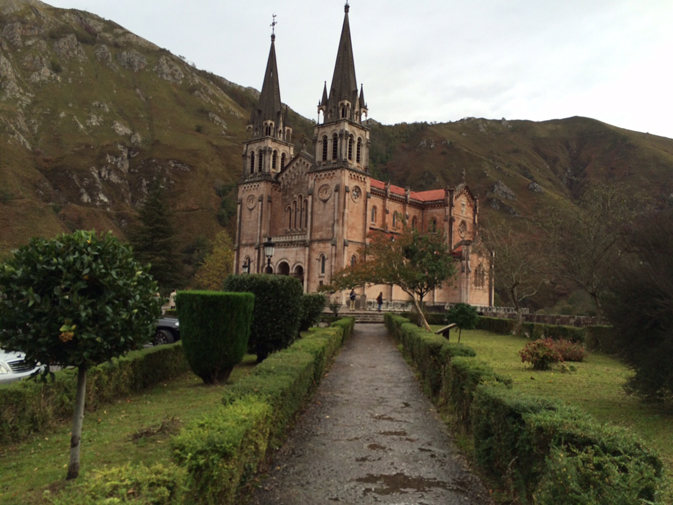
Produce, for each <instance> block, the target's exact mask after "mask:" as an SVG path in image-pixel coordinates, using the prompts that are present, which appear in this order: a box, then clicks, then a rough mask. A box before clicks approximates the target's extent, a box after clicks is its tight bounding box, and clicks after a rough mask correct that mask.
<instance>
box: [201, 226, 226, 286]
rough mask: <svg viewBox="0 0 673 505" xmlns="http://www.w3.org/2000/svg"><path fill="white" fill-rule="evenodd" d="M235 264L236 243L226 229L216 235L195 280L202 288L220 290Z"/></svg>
mask: <svg viewBox="0 0 673 505" xmlns="http://www.w3.org/2000/svg"><path fill="white" fill-rule="evenodd" d="M233 264H234V245H233V243H232V242H231V238H229V234H228V233H227V232H226V231H221V232H220V233H218V234H217V235H216V236H215V240H213V243H212V250H211V251H210V253H208V254H207V255H206V257H205V259H204V260H203V264H202V265H201V266H200V267H199V269H198V270H197V272H196V276H195V279H194V280H195V281H196V285H197V287H199V288H200V289H208V290H211V291H216V290H219V289H220V288H221V287H222V283H223V282H224V279H226V278H227V275H229V274H230V273H231V270H232V268H233Z"/></svg>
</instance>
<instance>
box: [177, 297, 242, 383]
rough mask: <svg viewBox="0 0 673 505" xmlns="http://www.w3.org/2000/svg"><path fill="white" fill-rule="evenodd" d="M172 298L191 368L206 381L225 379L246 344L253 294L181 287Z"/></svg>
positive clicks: (215, 381)
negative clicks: (184, 288) (192, 289)
mask: <svg viewBox="0 0 673 505" xmlns="http://www.w3.org/2000/svg"><path fill="white" fill-rule="evenodd" d="M175 302H176V306H177V308H178V315H179V319H180V338H181V340H182V345H183V348H184V350H185V356H186V357H187V361H188V362H189V366H190V368H191V369H192V371H193V372H194V374H196V375H197V376H198V377H200V378H201V379H202V380H203V382H205V383H206V384H217V383H218V382H221V381H226V380H227V379H228V378H229V375H231V372H232V370H233V369H234V367H235V366H236V365H237V364H239V363H240V362H241V360H242V359H243V356H245V351H246V349H247V348H248V337H249V336H250V324H251V323H252V310H253V307H254V306H255V295H253V294H252V293H222V292H221V291H180V292H179V293H178V294H177V296H176V297H175Z"/></svg>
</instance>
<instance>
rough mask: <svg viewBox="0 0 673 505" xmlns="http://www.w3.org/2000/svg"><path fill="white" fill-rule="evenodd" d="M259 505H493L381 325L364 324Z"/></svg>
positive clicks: (279, 460)
mask: <svg viewBox="0 0 673 505" xmlns="http://www.w3.org/2000/svg"><path fill="white" fill-rule="evenodd" d="M251 503H252V504H255V505H281V504H282V505H304V504H307V505H313V504H326V503H342V504H353V505H355V504H370V503H388V504H425V505H435V504H442V505H443V504H474V505H477V504H479V505H481V504H489V503H490V501H489V499H488V492H486V491H485V490H484V488H483V486H482V485H481V483H480V482H479V480H478V479H477V478H476V477H474V476H473V475H472V474H470V473H469V471H468V470H466V468H465V465H464V463H463V462H462V460H461V458H460V457H459V456H458V455H457V452H456V450H455V449H454V447H453V445H452V443H451V441H450V439H449V436H448V435H447V432H446V429H445V427H444V424H443V423H442V421H441V419H440V418H439V416H438V415H437V414H436V412H435V410H434V407H433V405H432V403H430V401H429V400H428V399H427V398H426V397H425V395H424V394H423V392H422V390H421V387H420V386H419V384H418V382H417V381H416V380H415V378H414V376H413V374H412V372H411V370H410V369H409V367H408V366H407V364H406V362H405V361H404V359H403V358H402V356H401V354H400V353H399V351H398V350H397V349H396V348H395V344H394V342H393V341H392V339H391V338H390V337H389V336H388V334H387V331H386V329H385V327H384V326H383V325H381V324H357V325H356V326H355V331H354V332H353V335H352V336H351V339H350V341H349V342H348V343H347V344H346V346H345V347H344V348H343V349H342V351H341V354H340V355H339V356H338V358H337V359H336V361H335V363H334V365H333V366H332V369H331V370H330V373H329V375H328V376H327V377H325V378H324V380H323V382H322V384H321V385H320V388H319V390H318V393H317V394H316V396H315V398H314V400H313V401H312V402H311V404H310V405H309V406H308V407H307V409H306V412H305V413H304V414H303V415H302V417H301V418H300V419H299V421H298V422H297V425H296V427H295V429H294V430H293V432H292V433H291V434H290V438H289V439H288V440H287V442H286V443H285V445H284V446H283V448H282V449H281V450H280V451H279V452H278V454H277V455H276V460H275V462H274V463H273V466H272V469H271V470H270V473H269V476H268V477H266V478H265V479H263V480H262V482H261V487H260V488H259V489H258V490H257V491H256V492H255V494H254V495H253V497H252V499H251Z"/></svg>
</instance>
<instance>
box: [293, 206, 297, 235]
mask: <svg viewBox="0 0 673 505" xmlns="http://www.w3.org/2000/svg"><path fill="white" fill-rule="evenodd" d="M294 228H295V229H296V228H297V200H295V201H294Z"/></svg>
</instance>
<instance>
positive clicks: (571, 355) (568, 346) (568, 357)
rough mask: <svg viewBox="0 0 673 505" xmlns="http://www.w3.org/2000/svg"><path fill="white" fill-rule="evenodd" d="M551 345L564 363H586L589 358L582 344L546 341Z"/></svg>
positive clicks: (561, 340)
mask: <svg viewBox="0 0 673 505" xmlns="http://www.w3.org/2000/svg"><path fill="white" fill-rule="evenodd" d="M546 341H548V342H549V343H551V346H552V348H553V349H554V350H555V351H556V352H558V353H559V354H560V355H561V360H562V361H584V358H586V357H587V352H586V351H585V350H584V347H582V345H581V344H577V343H574V342H570V341H568V340H563V339H560V340H553V339H551V338H548V339H546Z"/></svg>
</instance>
